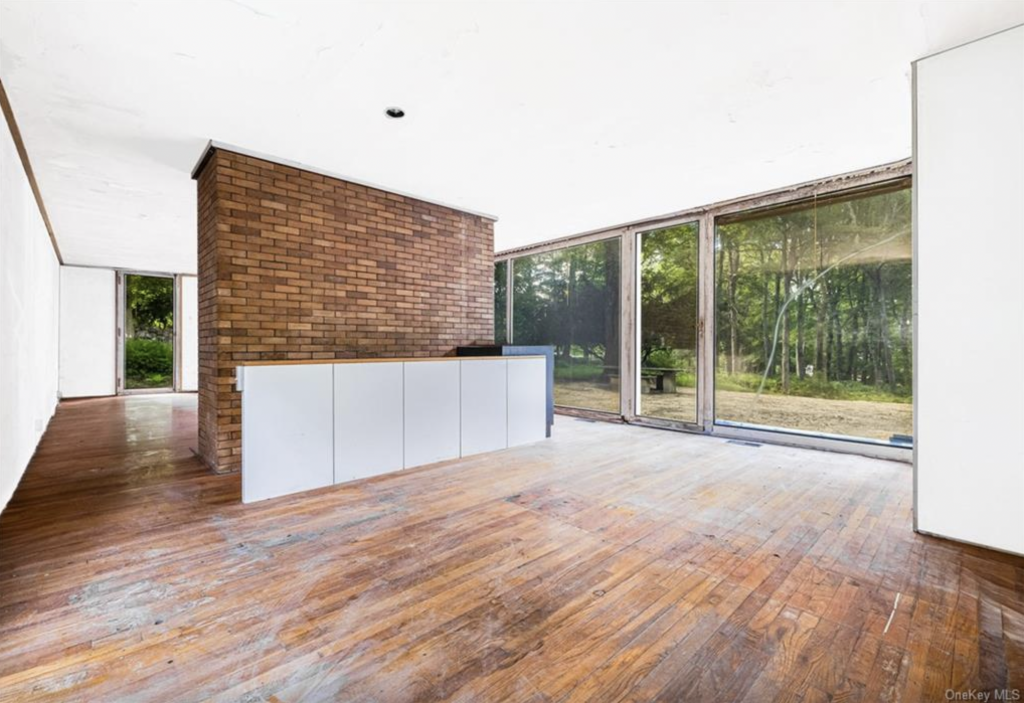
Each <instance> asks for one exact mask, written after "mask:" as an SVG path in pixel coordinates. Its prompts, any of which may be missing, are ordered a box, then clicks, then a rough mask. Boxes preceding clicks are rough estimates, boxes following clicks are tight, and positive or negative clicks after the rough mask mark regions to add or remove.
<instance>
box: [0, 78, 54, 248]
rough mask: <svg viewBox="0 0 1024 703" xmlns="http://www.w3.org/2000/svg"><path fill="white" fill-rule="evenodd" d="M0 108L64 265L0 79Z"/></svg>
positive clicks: (45, 223) (51, 239) (48, 231)
mask: <svg viewBox="0 0 1024 703" xmlns="http://www.w3.org/2000/svg"><path fill="white" fill-rule="evenodd" d="M0 110H2V111H3V113H4V119H6V120H7V129H8V130H10V132H11V139H13V140H14V148H15V149H17V151H18V156H19V157H21V165H22V167H23V168H24V169H25V176H26V177H27V178H28V184H29V186H30V187H31V188H32V195H34V196H35V199H36V205H37V206H38V207H39V215H40V216H41V217H42V218H43V224H44V225H45V226H46V232H47V233H48V234H49V235H50V244H52V245H53V253H54V254H56V255H57V262H58V263H59V264H61V265H62V266H63V265H64V257H63V256H62V255H61V253H60V246H59V245H58V244H57V235H56V234H54V233H53V225H52V224H50V216H49V215H47V214H46V205H45V203H43V194H42V193H41V192H40V191H39V183H37V182H36V175H35V173H34V172H33V171H32V163H31V162H30V161H29V159H28V151H26V149H25V142H24V141H22V138H21V130H20V129H18V122H17V120H15V119H14V110H12V109H11V101H10V100H9V99H8V97H7V89H6V88H5V87H4V83H3V81H2V80H0Z"/></svg>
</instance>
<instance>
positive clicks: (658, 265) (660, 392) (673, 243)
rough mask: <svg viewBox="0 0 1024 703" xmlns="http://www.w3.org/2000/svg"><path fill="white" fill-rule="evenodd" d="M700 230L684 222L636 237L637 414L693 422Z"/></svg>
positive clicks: (695, 411)
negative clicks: (638, 269) (637, 259)
mask: <svg viewBox="0 0 1024 703" xmlns="http://www.w3.org/2000/svg"><path fill="white" fill-rule="evenodd" d="M698 232H699V227H698V225H697V223H696V222H688V223H685V224H679V225H674V226H672V227H665V228H663V229H657V230H653V231H650V232H643V233H641V234H640V235H638V240H637V248H638V250H639V252H640V279H639V280H640V295H639V298H640V317H639V320H638V324H639V327H640V335H639V351H640V364H639V366H640V377H639V379H638V384H637V385H638V389H639V395H638V396H637V414H638V415H645V416H647V417H654V418H658V419H666V420H677V421H680V422H689V423H695V422H697V298H698V294H699V287H698V277H699V276H698V274H699V268H698V265H697V261H698V239H697V236H698Z"/></svg>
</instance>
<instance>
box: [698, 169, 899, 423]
mask: <svg viewBox="0 0 1024 703" xmlns="http://www.w3.org/2000/svg"><path fill="white" fill-rule="evenodd" d="M716 234H717V239H716V243H715V257H716V261H715V300H716V333H717V334H716V347H717V357H718V358H717V360H716V372H715V414H716V421H717V422H728V423H744V424H752V425H763V426H770V427H776V428H784V429H792V430H799V431H806V432H812V433H818V434H831V435H848V436H854V437H860V438H870V439H876V440H884V441H889V442H896V443H905V442H909V441H911V439H910V436H911V435H912V432H913V430H912V427H913V415H912V406H911V400H912V398H911V386H912V384H911V381H912V368H911V363H912V343H913V340H912V335H911V330H912V327H911V314H912V308H911V292H912V286H911V239H910V189H909V187H908V185H907V184H906V183H901V184H899V185H898V186H893V187H888V188H886V189H884V190H881V189H876V190H874V191H871V192H866V193H863V192H862V193H858V194H850V195H846V196H842V197H835V198H830V199H828V200H824V201H819V202H818V203H817V204H816V205H806V204H805V205H800V206H790V207H786V208H778V209H775V210H773V211H767V212H761V213H757V214H756V215H748V216H742V215H741V216H737V217H734V218H731V219H730V220H725V221H721V220H720V221H719V224H718V227H717V233H716Z"/></svg>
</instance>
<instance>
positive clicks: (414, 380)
mask: <svg viewBox="0 0 1024 703" xmlns="http://www.w3.org/2000/svg"><path fill="white" fill-rule="evenodd" d="M404 366H405V430H404V434H405V467H406V468H410V467H413V466H420V465H422V464H430V463H433V462H435V461H444V460H445V459H454V458H456V457H458V456H459V420H460V418H459V362H458V361H417V362H409V363H407V364H404Z"/></svg>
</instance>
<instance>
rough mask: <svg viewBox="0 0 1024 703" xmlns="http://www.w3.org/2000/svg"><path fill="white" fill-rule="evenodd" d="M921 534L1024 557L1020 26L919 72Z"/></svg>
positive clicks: (925, 62) (1023, 42) (1023, 84)
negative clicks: (973, 544) (926, 533)
mask: <svg viewBox="0 0 1024 703" xmlns="http://www.w3.org/2000/svg"><path fill="white" fill-rule="evenodd" d="M915 102H916V153H915V155H914V165H915V176H914V179H915V180H914V190H915V196H916V199H917V200H916V206H917V217H916V229H915V240H916V249H917V251H916V263H915V266H916V275H917V299H916V305H917V334H916V339H915V345H916V347H917V365H916V376H917V378H916V382H917V387H916V390H915V392H914V399H915V401H916V402H915V409H914V416H915V422H916V425H917V426H916V430H915V433H914V434H915V445H916V447H917V451H916V463H915V471H916V482H917V484H916V485H917V505H916V509H917V512H916V516H917V526H918V529H919V530H921V531H923V532H929V533H932V534H936V535H941V536H944V537H950V538H953V539H957V540H963V541H966V542H972V543H975V544H980V545H984V546H989V547H994V548H996V549H1002V550H1006V551H1011V552H1017V553H1024V364H1022V363H1021V349H1024V204H1022V198H1024V27H1017V28H1015V29H1012V30H1008V31H1006V32H1003V33H1001V34H997V35H994V36H991V37H988V38H986V39H982V40H979V41H976V42H973V43H971V44H967V45H964V46H962V47H959V48H956V49H952V50H950V51H947V52H945V53H942V54H937V55H935V56H932V57H928V58H925V59H922V60H921V61H919V62H918V63H917V65H916V91H915Z"/></svg>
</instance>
